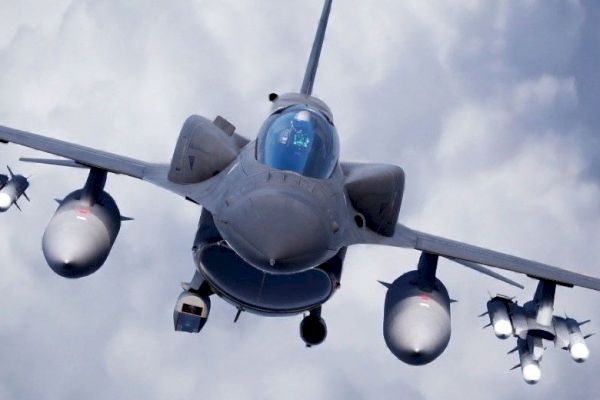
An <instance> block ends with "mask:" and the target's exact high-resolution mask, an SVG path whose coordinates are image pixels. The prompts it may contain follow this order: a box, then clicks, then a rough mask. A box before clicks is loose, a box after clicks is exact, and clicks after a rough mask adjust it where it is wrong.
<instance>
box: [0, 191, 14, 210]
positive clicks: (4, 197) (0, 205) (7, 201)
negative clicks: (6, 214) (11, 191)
mask: <svg viewBox="0 0 600 400" xmlns="http://www.w3.org/2000/svg"><path fill="white" fill-rule="evenodd" d="M11 205H12V199H11V198H10V196H9V195H8V194H6V193H0V212H3V211H6V210H8V209H9V208H10V206H11Z"/></svg>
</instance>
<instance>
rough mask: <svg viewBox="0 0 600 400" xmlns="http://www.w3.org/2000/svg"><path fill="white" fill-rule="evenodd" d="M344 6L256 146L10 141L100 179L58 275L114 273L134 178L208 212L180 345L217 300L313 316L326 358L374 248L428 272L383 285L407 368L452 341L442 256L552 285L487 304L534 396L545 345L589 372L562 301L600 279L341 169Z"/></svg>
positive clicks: (49, 255)
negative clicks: (432, 230) (526, 255)
mask: <svg viewBox="0 0 600 400" xmlns="http://www.w3.org/2000/svg"><path fill="white" fill-rule="evenodd" d="M331 6H332V1H331V0H325V3H324V7H323V11H322V15H321V19H320V22H319V24H318V29H317V33H316V37H315V40H314V44H313V47H312V51H311V53H310V57H309V61H308V65H307V68H306V72H305V76H304V80H303V82H302V86H301V88H300V91H299V92H298V93H287V94H282V95H277V94H271V95H269V100H270V101H271V102H272V112H271V114H270V115H269V116H268V117H267V119H266V120H265V122H264V124H263V126H262V127H261V128H260V131H259V132H258V135H257V139H256V140H253V141H250V140H248V139H246V138H245V137H243V136H242V135H240V134H238V133H237V132H236V128H235V126H234V125H233V124H232V123H230V122H229V121H227V120H226V119H225V118H223V117H221V116H218V117H216V118H215V119H214V120H210V119H207V118H204V117H201V116H197V115H194V116H191V117H189V118H188V119H187V120H186V121H185V123H184V124H183V127H182V129H181V131H180V134H179V138H178V141H177V144H176V147H175V149H174V152H173V155H172V158H171V161H170V163H166V164H156V163H150V162H144V161H140V160H136V159H132V158H128V157H124V156H120V155H116V154H112V153H108V152H105V151H101V150H96V149H92V148H89V147H84V146H81V145H78V144H73V143H68V142H64V141H60V140H57V139H52V138H49V137H45V136H40V135H37V134H33V133H28V132H24V131H20V130H16V129H12V128H7V127H0V141H2V142H4V143H15V144H18V145H22V146H26V147H29V148H32V149H36V150H40V151H42V152H46V153H51V154H53V155H56V156H59V157H62V158H60V159H39V158H28V159H22V160H23V161H28V162H36V163H45V164H50V165H60V166H67V167H77V168H85V169H89V175H88V178H87V181H86V183H85V185H84V187H83V188H82V189H80V190H76V191H74V192H72V193H70V194H69V195H67V196H66V197H65V198H64V199H63V200H61V201H59V207H58V209H57V211H56V213H55V215H54V216H53V217H52V219H51V220H50V222H49V224H48V227H47V228H46V231H45V233H44V236H43V252H44V255H45V258H46V260H47V262H48V264H49V266H50V268H52V270H53V271H54V272H56V273H57V274H58V275H60V276H63V277H66V278H81V277H84V276H87V275H90V274H92V273H93V272H95V271H96V270H98V269H99V268H100V267H101V266H102V265H103V264H104V262H105V261H106V259H107V257H108V255H109V253H110V250H111V248H112V245H113V243H114V242H115V239H116V237H117V235H118V232H119V229H120V225H121V221H122V220H123V219H124V217H122V216H121V213H120V211H119V208H118V207H117V204H116V202H115V201H114V199H113V198H112V197H111V196H110V195H109V194H108V193H106V192H105V190H104V186H105V182H106V179H107V176H108V174H109V173H113V174H122V175H127V176H130V177H133V178H137V179H141V180H144V181H147V182H149V183H151V184H154V185H157V186H159V187H161V188H163V189H166V190H168V191H171V192H173V193H175V194H177V195H179V196H181V197H182V198H184V199H186V200H188V201H191V202H193V203H196V204H198V205H199V206H201V207H202V211H201V215H200V221H199V225H198V229H197V231H196V235H195V238H194V241H193V258H194V262H195V266H196V269H195V273H194V276H193V279H192V280H191V281H190V282H189V283H185V284H183V292H182V293H181V295H180V296H179V298H178V299H177V302H176V305H175V310H174V313H173V319H174V327H175V330H177V331H184V332H199V331H200V330H201V329H202V327H203V326H204V325H205V323H206V321H207V319H208V316H209V312H210V305H211V300H210V297H211V296H212V295H217V296H219V297H221V298H223V299H225V300H226V301H228V302H230V303H231V304H232V305H233V306H234V307H236V308H237V309H238V316H239V313H241V312H242V311H248V312H253V313H256V314H259V315H265V316H285V315H297V314H304V315H305V316H304V319H303V320H302V322H301V325H300V335H301V338H302V339H303V341H304V342H305V344H306V345H307V346H313V345H317V344H320V343H321V342H323V341H324V340H325V338H326V335H327V327H326V324H325V321H324V320H323V318H322V317H321V310H322V306H323V304H325V303H326V302H327V301H328V300H329V299H330V298H331V296H332V295H333V294H334V293H335V292H336V290H337V289H338V288H339V287H340V279H341V273H342V269H343V266H344V258H345V255H346V249H347V248H348V247H349V246H352V245H357V244H372V245H384V246H394V247H400V248H409V249H415V250H418V251H419V252H421V257H420V260H419V263H418V266H417V268H416V270H414V271H411V272H408V273H406V274H404V275H402V276H400V277H399V278H398V279H396V280H395V281H394V282H392V283H384V285H385V286H386V287H387V288H388V291H387V294H386V299H385V306H384V321H383V335H384V339H385V341H386V344H387V346H388V347H389V349H390V350H391V352H392V353H393V354H394V355H395V356H396V357H397V358H398V359H400V360H402V361H404V362H406V363H408V364H412V365H422V364H426V363H429V362H431V361H433V360H434V359H436V358H437V357H438V356H439V355H440V354H441V353H442V352H443V351H444V349H445V348H446V346H447V344H448V342H449V340H450V303H451V300H450V297H449V295H448V291H447V290H446V288H445V286H444V284H443V283H442V282H441V281H440V280H439V279H438V278H436V268H437V264H438V259H439V257H440V256H441V257H444V258H446V259H449V260H452V261H454V262H456V263H458V264H460V265H463V266H466V267H468V268H472V269H475V270H477V271H480V272H482V273H485V274H488V275H490V276H492V277H495V278H498V279H501V280H503V281H504V282H506V283H511V284H513V285H516V286H519V287H521V288H522V286H520V285H519V284H518V283H516V282H513V281H511V280H510V279H507V278H505V277H503V276H501V275H500V274H498V273H496V272H493V271H492V270H490V269H488V268H487V267H493V268H499V269H504V270H508V271H513V272H518V273H521V274H525V275H527V276H529V277H531V278H534V279H537V280H539V281H540V283H539V288H538V291H537V292H536V295H535V297H534V299H533V301H531V302H529V303H526V304H525V305H523V306H519V305H518V304H516V302H515V301H514V300H513V299H509V298H506V297H504V296H496V297H494V298H493V299H492V300H490V302H489V303H488V313H487V314H489V317H490V322H491V325H492V326H493V328H494V331H495V333H496V334H497V336H499V337H502V338H507V337H509V336H511V335H513V336H515V337H516V338H517V348H516V350H517V351H518V353H519V357H520V363H519V366H520V367H521V370H522V372H523V377H524V378H525V380H526V381H527V382H529V383H535V382H537V381H538V380H539V378H540V376H541V372H540V369H539V361H540V360H541V357H542V353H543V344H542V341H543V340H553V341H555V343H556V344H557V346H559V347H562V348H565V349H567V350H569V351H570V353H571V355H572V356H573V358H574V359H575V360H576V361H583V360H584V359H586V358H587V356H588V353H589V350H588V349H587V347H586V345H585V342H584V340H585V336H583V334H582V333H581V331H580V328H579V327H580V326H581V325H582V324H583V323H579V322H577V321H575V320H572V319H570V318H568V317H565V318H562V317H555V316H553V305H554V298H555V290H556V286H566V287H573V286H580V287H584V288H588V289H593V290H600V279H598V278H594V277H590V276H585V275H582V274H579V273H576V272H571V271H568V270H565V269H560V268H556V267H553V266H549V265H545V264H542V263H538V262H535V261H529V260H526V259H523V258H518V257H515V256H511V255H507V254H503V253H499V252H496V251H492V250H488V249H485V248H481V247H476V246H472V245H469V244H465V243H461V242H457V241H453V240H449V239H445V238H441V237H437V236H434V235H430V234H427V233H423V232H420V231H417V230H413V229H411V228H408V227H406V226H404V225H402V224H400V223H398V216H399V212H400V209H401V205H402V197H403V193H404V172H403V170H402V168H400V167H398V166H394V165H385V164H359V163H351V162H344V161H341V160H340V148H339V139H338V134H337V131H336V126H335V123H334V118H333V114H332V112H331V110H330V108H329V107H328V106H327V104H326V103H325V102H323V101H322V100H320V99H318V98H317V97H315V96H313V95H312V91H313V85H314V83H315V76H316V72H317V67H318V64H319V58H320V54H321V49H322V45H323V41H324V38H325V30H326V28H327V23H328V19H329V15H330V11H331ZM236 318H237V317H236Z"/></svg>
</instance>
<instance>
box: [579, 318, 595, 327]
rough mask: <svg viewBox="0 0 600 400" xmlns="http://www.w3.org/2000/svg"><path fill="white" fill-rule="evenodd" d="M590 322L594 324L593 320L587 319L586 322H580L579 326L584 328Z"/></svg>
mask: <svg viewBox="0 0 600 400" xmlns="http://www.w3.org/2000/svg"><path fill="white" fill-rule="evenodd" d="M590 322H592V320H591V319H586V320H585V321H582V322H578V323H577V325H578V326H580V327H581V326H583V325H585V324H589V323H590Z"/></svg>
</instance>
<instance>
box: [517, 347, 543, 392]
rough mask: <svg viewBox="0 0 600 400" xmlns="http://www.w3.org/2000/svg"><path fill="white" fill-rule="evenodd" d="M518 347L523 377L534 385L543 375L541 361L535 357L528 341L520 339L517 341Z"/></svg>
mask: <svg viewBox="0 0 600 400" xmlns="http://www.w3.org/2000/svg"><path fill="white" fill-rule="evenodd" d="M517 348H518V350H519V360H520V361H521V364H520V366H521V373H522V374H523V379H524V380H525V382H527V383H529V384H530V385H534V384H536V383H538V382H539V380H540V378H541V377H542V370H541V369H540V363H539V362H538V361H537V360H535V359H534V358H533V355H532V354H531V351H530V350H529V346H528V345H527V341H526V340H523V339H519V340H518V341H517Z"/></svg>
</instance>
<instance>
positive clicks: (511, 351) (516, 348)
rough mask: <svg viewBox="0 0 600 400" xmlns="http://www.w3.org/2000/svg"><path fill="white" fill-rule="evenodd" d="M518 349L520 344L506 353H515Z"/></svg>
mask: <svg viewBox="0 0 600 400" xmlns="http://www.w3.org/2000/svg"><path fill="white" fill-rule="evenodd" d="M517 350H519V346H515V348H514V349H512V350H510V351H509V352H508V353H506V354H512V353H514V352H515V351H517Z"/></svg>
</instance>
